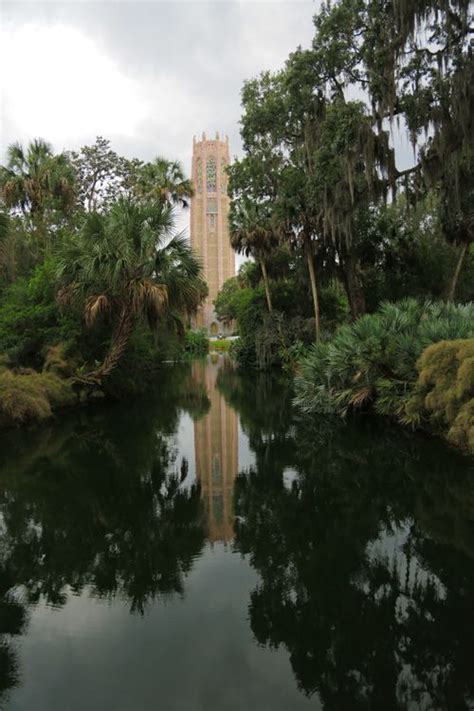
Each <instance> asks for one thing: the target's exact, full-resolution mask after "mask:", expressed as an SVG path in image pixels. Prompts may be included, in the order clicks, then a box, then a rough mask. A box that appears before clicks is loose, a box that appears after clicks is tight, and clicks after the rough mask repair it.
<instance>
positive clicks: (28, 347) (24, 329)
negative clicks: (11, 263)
mask: <svg viewBox="0 0 474 711" xmlns="http://www.w3.org/2000/svg"><path fill="white" fill-rule="evenodd" d="M55 269H56V265H55V262H54V261H53V260H47V261H45V262H44V263H43V264H41V265H39V266H37V267H36V269H35V271H34V272H33V275H32V276H31V277H30V278H25V277H21V278H20V279H17V280H16V281H15V282H14V283H13V284H12V285H11V286H9V287H8V288H7V289H6V290H5V291H4V292H3V294H2V303H1V305H0V352H2V353H7V354H8V356H9V358H10V360H11V362H12V363H13V364H14V365H17V366H32V367H34V368H37V369H40V368H41V367H42V365H43V362H44V356H45V353H46V351H47V349H48V348H49V346H51V345H53V344H55V343H58V341H68V342H73V341H74V342H79V341H82V339H80V335H81V317H80V315H79V314H77V313H74V312H69V313H68V314H62V313H60V310H59V308H58V305H57V303H56V284H55Z"/></svg>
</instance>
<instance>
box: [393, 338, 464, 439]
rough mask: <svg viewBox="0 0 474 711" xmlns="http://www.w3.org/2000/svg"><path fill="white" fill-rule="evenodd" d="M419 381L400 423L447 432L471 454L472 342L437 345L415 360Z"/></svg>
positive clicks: (455, 341) (458, 341) (449, 342)
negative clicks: (426, 422) (423, 423)
mask: <svg viewBox="0 0 474 711" xmlns="http://www.w3.org/2000/svg"><path fill="white" fill-rule="evenodd" d="M417 369H418V372H419V375H418V380H417V382H416V384H415V386H414V389H413V395H412V397H411V398H410V399H409V401H408V403H407V405H406V408H405V413H404V415H403V418H402V419H403V421H404V422H407V423H414V424H419V423H420V422H423V421H424V420H427V421H428V423H429V424H430V426H431V427H432V428H433V429H435V430H438V431H441V432H446V436H447V439H448V440H449V441H450V442H452V443H453V444H456V445H458V446H460V447H464V448H466V449H470V450H471V451H472V452H473V453H474V339H470V340H452V341H440V342H439V343H435V344H434V345H432V346H429V347H428V348H426V349H425V350H424V351H423V353H422V354H421V356H420V358H419V359H418V363H417Z"/></svg>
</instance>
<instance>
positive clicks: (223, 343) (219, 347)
mask: <svg viewBox="0 0 474 711" xmlns="http://www.w3.org/2000/svg"><path fill="white" fill-rule="evenodd" d="M233 343H234V341H231V340H230V339H229V338H218V339H213V340H212V341H210V342H209V348H210V350H211V351H215V352H217V353H228V352H229V351H230V349H231V347H232V344H233Z"/></svg>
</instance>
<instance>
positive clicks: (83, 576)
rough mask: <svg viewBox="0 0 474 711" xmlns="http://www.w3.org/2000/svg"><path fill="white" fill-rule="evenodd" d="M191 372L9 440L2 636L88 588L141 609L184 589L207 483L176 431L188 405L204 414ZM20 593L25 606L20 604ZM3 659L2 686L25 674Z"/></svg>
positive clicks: (3, 466)
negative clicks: (196, 478)
mask: <svg viewBox="0 0 474 711" xmlns="http://www.w3.org/2000/svg"><path fill="white" fill-rule="evenodd" d="M184 375H185V376H186V377H182V376H183V374H182V373H175V377H178V378H179V386H178V385H177V384H176V382H175V381H173V382H172V383H171V382H169V383H168V384H164V385H163V388H162V390H161V392H160V394H159V396H158V397H155V398H153V399H151V400H150V401H149V402H145V403H144V402H143V401H141V402H136V403H128V404H127V405H126V406H125V405H123V406H118V407H117V406H116V407H114V408H112V407H105V408H100V409H97V410H96V411H95V412H90V411H89V412H87V413H86V412H84V413H80V414H75V415H72V416H70V417H68V418H66V419H65V421H64V422H63V423H62V424H59V423H57V424H56V425H55V426H54V427H52V428H50V429H45V428H42V429H38V430H33V431H30V432H28V431H23V432H15V433H8V434H5V435H3V436H2V441H1V445H0V451H1V454H0V482H1V487H0V489H1V498H0V509H1V510H0V513H1V515H2V527H3V530H2V546H1V548H0V585H1V590H0V593H3V597H2V599H1V603H0V624H1V627H0V633H2V632H3V633H4V634H7V633H8V634H12V633H19V632H21V628H22V626H23V624H24V619H25V615H26V607H27V605H28V604H30V603H34V602H36V601H37V600H39V599H40V598H43V599H44V600H46V601H47V602H49V603H52V604H55V605H61V604H64V602H65V601H66V599H67V596H68V594H69V591H70V590H71V591H74V592H80V591H81V590H82V589H83V588H84V586H87V587H88V588H89V590H90V591H91V592H92V594H94V595H97V596H101V597H109V596H110V597H112V596H117V595H118V596H120V597H123V598H125V599H126V600H128V601H129V603H130V606H131V610H132V611H136V612H139V613H141V614H143V612H144V610H145V607H146V605H147V603H148V602H149V601H151V600H153V598H155V597H156V596H158V595H168V594H173V593H178V594H180V593H182V592H183V585H184V578H185V576H186V575H187V573H189V571H190V569H191V567H192V564H193V560H194V558H195V556H196V555H197V554H198V553H199V552H200V550H201V549H202V546H203V545H204V537H205V532H204V522H203V520H202V508H201V503H200V492H199V487H198V486H197V485H196V484H192V485H189V484H188V482H187V481H186V480H185V479H186V474H187V467H186V466H185V463H180V462H178V461H176V459H177V457H176V448H175V446H174V433H175V431H176V427H177V423H178V417H179V410H180V409H183V408H185V409H187V410H188V411H189V410H191V411H192V413H193V414H195V413H196V412H199V413H201V412H203V411H205V409H206V407H207V405H206V397H205V394H203V392H202V388H200V387H199V386H198V387H195V383H194V382H193V381H192V379H190V378H189V377H188V376H189V371H187V372H186V373H184ZM180 464H181V465H180ZM19 586H21V590H22V599H23V605H20V604H19V603H17V602H15V598H14V597H12V590H14V588H18V587H19ZM0 657H1V658H0V665H1V668H2V670H3V676H0V691H1V689H2V688H3V689H6V688H8V687H11V686H12V685H13V684H14V682H15V674H16V668H15V660H14V656H13V655H12V654H11V652H10V651H9V649H8V647H7V646H4V647H0Z"/></svg>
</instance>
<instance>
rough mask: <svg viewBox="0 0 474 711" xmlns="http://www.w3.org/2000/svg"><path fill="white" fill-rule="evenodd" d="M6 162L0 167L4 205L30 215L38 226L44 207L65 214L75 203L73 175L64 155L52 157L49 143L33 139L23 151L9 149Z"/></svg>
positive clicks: (16, 145) (15, 145)
mask: <svg viewBox="0 0 474 711" xmlns="http://www.w3.org/2000/svg"><path fill="white" fill-rule="evenodd" d="M7 155H8V160H7V164H6V165H5V166H1V167H0V194H1V197H2V200H3V203H4V204H5V206H6V207H7V208H9V209H17V210H21V212H22V213H23V215H28V214H29V215H30V216H31V218H32V220H33V222H34V223H35V224H36V225H38V223H40V222H42V220H43V218H44V214H45V211H46V209H47V208H49V207H57V208H59V209H61V210H63V211H64V212H67V211H68V210H69V209H70V208H71V207H73V205H74V204H75V190H74V172H73V169H72V167H71V165H70V163H69V161H68V159H67V158H66V156H65V155H64V154H60V155H54V153H53V149H52V147H51V145H50V144H49V143H46V142H45V141H42V140H41V139H36V140H34V141H32V142H31V143H30V144H29V146H28V148H27V150H26V151H25V150H24V148H23V146H22V145H21V144H20V143H14V144H12V145H10V146H9V148H8V151H7Z"/></svg>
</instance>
